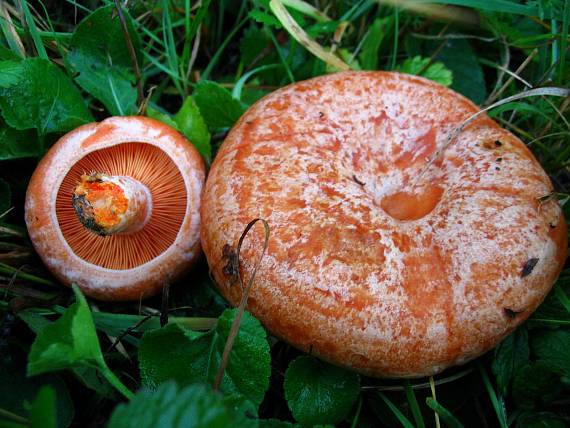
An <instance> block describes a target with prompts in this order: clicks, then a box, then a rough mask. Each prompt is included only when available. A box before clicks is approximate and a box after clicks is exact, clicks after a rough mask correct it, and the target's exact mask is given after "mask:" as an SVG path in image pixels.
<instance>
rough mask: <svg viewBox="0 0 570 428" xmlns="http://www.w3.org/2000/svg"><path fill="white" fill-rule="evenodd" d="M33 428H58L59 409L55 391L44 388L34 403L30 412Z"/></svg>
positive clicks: (47, 387)
mask: <svg viewBox="0 0 570 428" xmlns="http://www.w3.org/2000/svg"><path fill="white" fill-rule="evenodd" d="M30 419H31V428H56V427H57V408H56V395H55V390H53V389H52V388H50V387H49V386H43V387H42V388H41V389H40V391H39V392H38V395H37V397H36V398H35V399H34V401H33V402H32V408H31V410H30Z"/></svg>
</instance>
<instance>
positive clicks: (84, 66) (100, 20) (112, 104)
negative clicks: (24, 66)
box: [65, 5, 141, 116]
mask: <svg viewBox="0 0 570 428" xmlns="http://www.w3.org/2000/svg"><path fill="white" fill-rule="evenodd" d="M123 14H124V15H125V19H126V22H127V28H128V30H129V35H130V38H131V40H132V42H133V47H134V49H135V54H136V55H137V58H140V57H141V54H140V40H139V37H138V34H137V32H136V31H135V29H134V27H133V24H132V22H131V18H130V16H129V15H128V13H127V11H126V10H124V11H123ZM65 61H66V64H68V66H69V68H70V69H71V70H73V71H74V72H75V73H78V74H77V76H76V77H75V81H76V82H77V83H78V84H79V85H80V86H81V87H82V88H83V89H85V90H86V91H87V92H89V93H90V94H91V95H93V96H94V97H95V98H97V99H98V100H100V101H101V102H102V103H103V104H104V105H105V107H106V108H107V110H109V112H110V113H111V114H112V115H115V116H125V115H129V114H134V113H136V111H137V106H136V100H137V91H136V88H135V75H134V72H133V67H132V62H131V61H132V60H131V57H130V54H129V50H128V47H127V44H126V41H125V36H124V33H123V29H122V27H121V22H120V21H119V18H118V16H117V13H116V9H115V6H114V5H109V6H105V7H102V8H100V9H97V10H96V11H95V12H93V13H91V14H90V15H89V16H88V17H87V18H85V19H84V20H83V21H81V23H80V24H79V26H78V27H77V29H76V30H75V33H73V37H72V38H71V43H70V49H69V52H68V54H67V56H66V57H65Z"/></svg>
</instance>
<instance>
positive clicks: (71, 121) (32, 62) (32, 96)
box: [0, 58, 93, 134]
mask: <svg viewBox="0 0 570 428" xmlns="http://www.w3.org/2000/svg"><path fill="white" fill-rule="evenodd" d="M19 65H20V68H19V70H18V71H17V74H18V76H19V79H18V80H17V81H16V80H15V79H14V78H13V77H12V78H10V79H9V81H8V82H6V81H4V82H3V86H4V87H0V108H1V109H2V114H3V116H4V119H5V120H6V123H7V124H8V125H10V126H11V127H13V128H16V129H18V130H24V129H31V128H35V129H36V130H37V131H38V133H39V134H47V133H50V132H66V131H69V130H71V129H73V128H76V127H78V126H80V125H83V124H85V123H88V122H91V121H93V117H92V116H91V113H89V111H88V110H87V107H86V106H85V102H84V101H83V98H82V97H81V94H80V93H79V91H78V90H77V88H76V87H75V86H74V85H73V83H72V82H71V80H70V79H69V78H68V77H67V76H66V75H65V74H64V73H63V72H62V71H61V70H60V69H59V68H58V67H56V66H55V65H54V64H52V63H51V62H49V61H47V60H44V59H39V58H31V59H26V60H23V61H21V62H20V63H19ZM10 67H14V64H13V63H10ZM12 72H14V68H12Z"/></svg>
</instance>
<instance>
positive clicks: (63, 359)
mask: <svg viewBox="0 0 570 428" xmlns="http://www.w3.org/2000/svg"><path fill="white" fill-rule="evenodd" d="M73 291H74V293H75V298H76V302H75V303H74V304H73V305H71V306H70V307H69V308H67V310H66V311H65V312H64V313H63V315H62V316H61V317H60V318H59V319H58V320H57V321H55V322H53V323H51V324H49V325H45V326H43V327H40V328H41V330H39V332H38V334H37V337H36V340H35V341H34V343H33V344H32V348H31V349H30V353H29V356H28V375H29V376H33V375H37V374H40V373H45V372H50V371H55V370H63V369H73V370H76V369H83V370H89V369H97V370H99V372H100V373H101V374H102V375H103V377H105V379H107V380H108V381H109V383H111V384H112V385H113V386H114V387H115V388H116V389H117V390H118V391H119V392H121V393H122V394H123V395H124V396H126V397H127V398H128V397H130V396H131V392H130V391H129V390H128V389H127V388H126V387H125V386H124V385H123V384H122V383H121V382H120V381H119V379H118V378H117V377H116V376H115V375H114V374H113V373H112V372H111V370H110V369H109V367H107V364H106V363H105V360H104V358H103V354H102V352H101V348H100V346H99V339H98V337H97V332H96V331H95V324H94V323H93V317H92V315H91V311H90V310H89V306H88V305H87V301H86V300H85V297H83V294H81V292H80V291H79V288H78V287H77V286H76V285H74V286H73ZM79 373H81V371H80V372H79Z"/></svg>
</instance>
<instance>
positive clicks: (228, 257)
mask: <svg viewBox="0 0 570 428" xmlns="http://www.w3.org/2000/svg"><path fill="white" fill-rule="evenodd" d="M477 111H478V108H477V107H476V106H475V105H474V104H473V103H471V102H470V101H468V100H467V99H465V98H464V97H463V96H461V95H459V94H457V93H455V92H454V91H452V90H450V89H447V88H445V87H442V86H440V85H438V84H436V83H433V82H431V81H428V80H426V79H423V78H420V77H415V76H409V75H402V74H398V73H389V72H345V73H338V74H332V75H328V76H322V77H317V78H315V79H311V80H307V81H304V82H299V83H295V84H293V85H290V86H287V87H285V88H283V89H280V90H278V91H276V92H274V93H272V94H270V95H268V96H266V97H265V98H263V99H262V100H260V101H259V102H258V103H256V104H255V105H254V106H252V107H251V108H250V109H249V110H248V112H246V114H245V115H244V116H243V117H242V118H241V119H240V121H239V122H238V123H237V124H236V126H235V127H234V128H233V129H232V131H231V132H230V134H229V135H228V137H227V139H226V140H225V142H224V144H223V145H222V147H221V148H220V150H219V152H218V154H217V157H216V159H215V161H214V163H213V165H212V167H211V170H210V174H209V177H208V181H207V183H206V186H205V190H204V195H203V199H202V208H201V212H202V225H201V240H202V247H203V249H204V252H205V253H206V257H207V259H208V263H209V265H210V268H211V270H212V273H213V276H214V278H215V280H216V282H217V283H218V284H219V287H220V289H221V292H222V293H223V294H224V296H225V297H226V298H227V299H228V300H229V301H230V302H231V303H232V304H234V305H235V304H237V303H238V302H239V299H240V296H241V292H242V290H241V287H240V285H239V284H237V283H236V276H237V275H236V272H235V266H236V261H235V255H236V244H237V241H238V239H239V237H240V235H241V233H242V232H243V230H244V228H245V226H246V225H247V224H248V223H249V222H250V221H251V220H252V219H254V218H258V217H260V218H264V219H266V220H267V221H268V223H269V227H270V231H271V236H270V238H269V247H268V250H267V253H266V255H265V256H264V257H263V259H262V261H261V264H260V267H259V270H258V271H257V276H256V279H255V283H254V284H253V287H252V288H251V291H250V294H249V299H248V309H249V310H250V311H251V312H252V313H253V314H254V315H255V316H256V317H257V318H258V319H260V321H261V322H262V323H263V324H264V325H265V327H266V328H267V329H268V330H269V331H270V332H271V333H273V334H274V335H276V336H277V337H280V338H282V339H283V340H285V341H287V342H289V343H290V344H292V345H294V346H296V347H297V348H299V349H301V350H304V351H308V352H310V353H312V354H313V355H316V356H319V357H321V358H323V359H325V360H328V361H330V362H332V363H334V364H337V365H341V366H345V367H347V368H351V369H354V370H357V371H359V372H362V373H365V374H368V375H373V376H385V377H420V376H427V375H432V374H435V373H438V372H440V371H442V370H444V369H445V368H447V367H449V366H452V365H456V364H462V363H464V362H466V361H468V360H470V359H472V358H475V357H477V356H478V355H480V354H482V353H484V352H486V351H487V350H489V349H490V348H491V347H493V346H495V345H496V344H497V343H498V342H499V341H500V340H501V339H502V338H504V337H505V336H506V335H507V334H509V333H510V332H511V331H513V330H514V329H515V328H516V327H517V326H518V325H519V324H520V323H521V322H523V321H524V320H525V319H526V318H527V317H528V316H529V315H530V314H531V313H532V312H533V311H534V310H535V309H536V307H537V306H538V305H539V304H540V302H541V301H542V300H543V299H544V297H545V296H546V294H547V293H548V291H549V290H550V289H551V287H552V285H553V282H554V281H555V280H556V278H557V276H558V275H559V273H560V270H561V269H562V265H563V262H564V260H565V257H566V247H567V242H566V239H567V238H566V223H565V220H564V216H563V213H562V211H561V208H560V206H559V205H558V203H557V202H556V201H555V200H553V198H542V199H541V197H543V196H545V195H548V194H550V193H551V192H552V191H553V188H552V184H551V182H550V180H549V178H548V176H547V175H546V174H545V172H544V171H543V169H542V168H541V166H540V165H539V163H538V162H537V160H536V159H535V158H534V156H533V155H532V153H531V152H530V151H529V150H528V148H527V147H526V146H525V145H524V144H523V143H522V142H521V141H520V140H519V139H518V138H516V137H515V136H514V135H513V134H511V133H510V132H508V131H506V130H504V129H502V128H501V127H499V126H498V125H497V124H496V123H495V122H494V121H492V120H491V119H490V118H489V117H487V116H486V115H481V116H479V117H478V118H477V119H476V120H474V121H473V122H472V123H470V124H469V125H468V126H466V127H465V129H464V130H463V131H462V132H461V133H460V134H459V135H458V137H457V138H455V139H454V140H453V141H452V142H451V144H450V145H449V146H448V147H447V148H446V149H445V150H443V151H442V152H441V155H440V156H437V157H435V159H431V158H432V157H433V155H434V153H436V150H437V149H439V148H441V147H442V145H444V144H445V143H446V139H447V137H448V135H450V133H451V132H453V131H454V130H455V129H456V127H457V126H458V125H460V124H461V123H462V122H463V121H464V120H465V119H467V118H469V117H470V116H471V115H472V114H474V113H475V112H477ZM430 159H431V161H430ZM263 239H264V234H263V230H262V228H261V227H257V226H256V227H254V228H253V229H252V230H251V231H250V233H249V234H248V235H247V237H246V238H245V240H244V244H243V247H242V249H241V255H240V264H239V269H240V274H241V276H242V278H244V281H245V282H247V279H248V278H249V277H250V275H251V273H252V271H253V268H254V266H255V265H256V263H257V262H258V260H259V259H260V257H261V252H262V248H263ZM232 266H233V267H234V268H233V269H232Z"/></svg>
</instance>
